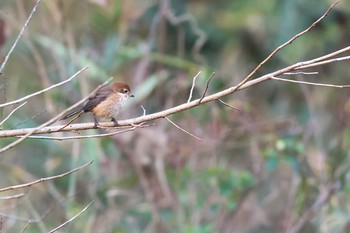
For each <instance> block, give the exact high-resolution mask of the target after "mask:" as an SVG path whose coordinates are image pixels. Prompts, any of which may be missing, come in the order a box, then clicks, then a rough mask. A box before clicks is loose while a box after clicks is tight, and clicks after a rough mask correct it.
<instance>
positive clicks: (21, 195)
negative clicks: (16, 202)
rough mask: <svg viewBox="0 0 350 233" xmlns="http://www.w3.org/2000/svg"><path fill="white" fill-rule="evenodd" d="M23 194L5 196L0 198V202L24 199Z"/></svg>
mask: <svg viewBox="0 0 350 233" xmlns="http://www.w3.org/2000/svg"><path fill="white" fill-rule="evenodd" d="M24 196H25V193H19V194H15V195H11V196H6V197H0V201H2V200H11V199H18V198H21V197H24Z"/></svg>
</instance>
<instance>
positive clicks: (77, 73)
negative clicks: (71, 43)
mask: <svg viewBox="0 0 350 233" xmlns="http://www.w3.org/2000/svg"><path fill="white" fill-rule="evenodd" d="M87 68H88V66H85V67H84V68H82V69H80V70H79V71H78V72H76V73H75V74H74V75H73V76H71V77H70V78H68V79H66V80H64V81H62V82H59V83H56V84H54V85H52V86H50V87H47V88H45V89H42V90H40V91H38V92H35V93H32V94H30V95H27V96H24V97H22V98H20V99H17V100H14V101H10V102H7V103H3V104H0V108H3V107H6V106H9V105H12V104H18V103H20V102H23V101H25V100H27V99H30V98H32V97H34V96H36V95H40V94H42V93H44V92H46V91H49V90H51V89H53V88H55V87H59V86H61V85H63V84H65V83H67V82H70V81H72V79H74V78H75V77H77V76H78V75H79V74H80V73H81V72H83V71H84V70H86V69H87Z"/></svg>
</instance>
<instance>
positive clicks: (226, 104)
mask: <svg viewBox="0 0 350 233" xmlns="http://www.w3.org/2000/svg"><path fill="white" fill-rule="evenodd" d="M218 101H219V102H220V103H222V104H223V105H225V106H226V107H229V108H232V109H233V110H238V111H241V109H239V108H235V107H233V106H232V105H230V104H228V103H226V102H224V101H223V100H221V99H218Z"/></svg>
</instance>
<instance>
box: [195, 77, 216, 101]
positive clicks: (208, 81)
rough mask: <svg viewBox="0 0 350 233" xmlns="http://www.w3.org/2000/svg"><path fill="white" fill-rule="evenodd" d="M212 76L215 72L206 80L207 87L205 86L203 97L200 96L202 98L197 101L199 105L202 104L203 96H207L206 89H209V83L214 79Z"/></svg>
mask: <svg viewBox="0 0 350 233" xmlns="http://www.w3.org/2000/svg"><path fill="white" fill-rule="evenodd" d="M214 74H215V72H213V73H212V74H211V75H210V77H209V79H208V80H207V85H206V86H205V89H204V92H203V95H202V97H201V98H200V99H199V101H198V104H200V103H201V102H202V100H203V98H204V97H205V95H206V94H207V91H208V88H209V83H210V81H211V79H212V78H213V77H214Z"/></svg>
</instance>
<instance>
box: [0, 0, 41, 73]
mask: <svg viewBox="0 0 350 233" xmlns="http://www.w3.org/2000/svg"><path fill="white" fill-rule="evenodd" d="M40 1H41V0H37V1H36V3H35V5H34V7H33V9H32V12H30V14H29V16H28V19H27V21H26V22H25V23H24V25H23V27H22V29H21V31H20V32H19V34H18V36H17V38H16V40H15V42H14V43H13V45H12V47H11V48H10V50H9V52H8V53H7V54H6V56H5V59H4V62H3V63H2V64H1V66H0V74H3V71H4V69H5V65H6V63H7V61H8V59H9V58H10V56H11V54H12V52H13V50H14V49H15V48H16V46H17V44H18V42H19V40H20V39H21V37H22V35H23V32H24V29H25V28H26V27H27V26H28V24H29V21H30V20H31V19H32V17H33V15H34V13H35V11H36V8H37V7H38V5H39V3H40Z"/></svg>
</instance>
